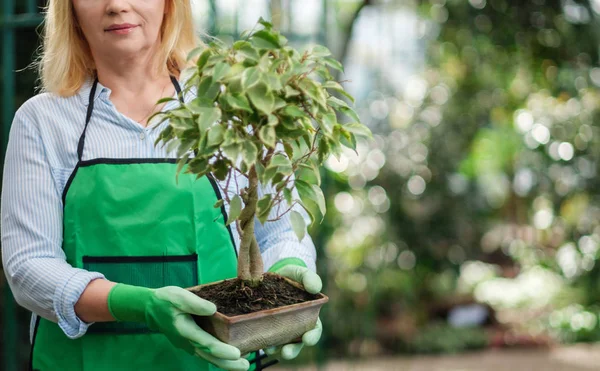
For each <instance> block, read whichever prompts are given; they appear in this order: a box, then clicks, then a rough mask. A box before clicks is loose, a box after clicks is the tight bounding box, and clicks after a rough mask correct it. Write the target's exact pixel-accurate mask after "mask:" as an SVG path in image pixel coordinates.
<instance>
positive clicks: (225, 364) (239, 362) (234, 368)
mask: <svg viewBox="0 0 600 371" xmlns="http://www.w3.org/2000/svg"><path fill="white" fill-rule="evenodd" d="M196 356H198V357H201V358H204V359H205V360H207V361H208V362H210V363H212V364H214V365H215V366H217V367H218V368H221V369H223V370H228V371H247V370H248V369H249V368H250V362H248V360H247V359H245V358H239V357H238V358H237V359H235V360H229V359H221V358H219V357H215V356H213V355H211V354H208V353H206V352H204V351H202V350H200V349H198V350H196Z"/></svg>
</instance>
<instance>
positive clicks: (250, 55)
mask: <svg viewBox="0 0 600 371" xmlns="http://www.w3.org/2000/svg"><path fill="white" fill-rule="evenodd" d="M238 53H239V54H240V55H241V56H242V57H244V58H245V59H246V61H245V62H247V61H250V62H253V64H256V63H258V61H259V60H260V54H258V50H256V49H255V48H254V47H252V45H251V44H250V43H249V42H244V43H243V45H241V46H240V48H239V50H238Z"/></svg>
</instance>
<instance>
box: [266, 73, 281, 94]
mask: <svg viewBox="0 0 600 371" xmlns="http://www.w3.org/2000/svg"><path fill="white" fill-rule="evenodd" d="M266 77H267V81H268V82H269V89H271V90H273V91H279V90H281V89H283V85H281V79H280V78H279V76H277V75H276V74H274V73H267V76H266Z"/></svg>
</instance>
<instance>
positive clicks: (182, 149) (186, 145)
mask: <svg viewBox="0 0 600 371" xmlns="http://www.w3.org/2000/svg"><path fill="white" fill-rule="evenodd" d="M195 143H196V139H194V138H191V139H186V140H184V141H180V145H179V148H178V149H177V157H181V156H183V155H184V154H186V153H187V152H188V151H189V150H190V149H191V148H192V146H193V145H194V144H195Z"/></svg>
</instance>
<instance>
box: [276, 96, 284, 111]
mask: <svg viewBox="0 0 600 371" xmlns="http://www.w3.org/2000/svg"><path fill="white" fill-rule="evenodd" d="M286 104H287V102H286V101H285V100H284V99H281V98H280V97H279V96H277V95H275V103H273V111H277V110H279V109H282V108H283V107H285V105H286Z"/></svg>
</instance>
